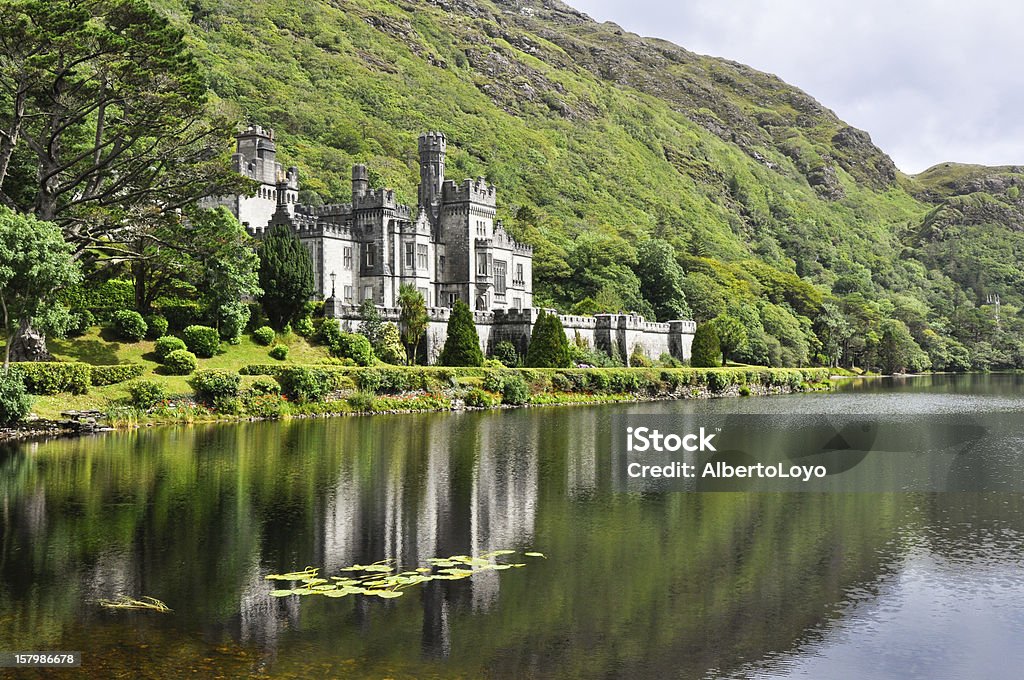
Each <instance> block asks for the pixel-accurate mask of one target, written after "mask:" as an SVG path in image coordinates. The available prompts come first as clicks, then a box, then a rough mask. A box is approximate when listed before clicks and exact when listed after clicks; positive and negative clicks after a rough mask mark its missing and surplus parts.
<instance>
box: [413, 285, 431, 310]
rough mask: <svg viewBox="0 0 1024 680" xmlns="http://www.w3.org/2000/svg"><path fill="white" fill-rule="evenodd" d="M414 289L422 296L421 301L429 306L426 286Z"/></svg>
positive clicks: (428, 293)
mask: <svg viewBox="0 0 1024 680" xmlns="http://www.w3.org/2000/svg"><path fill="white" fill-rule="evenodd" d="M416 291H417V292H418V293H419V294H420V295H421V296H423V302H425V303H427V306H428V307H429V306H430V298H429V295H430V291H429V290H427V289H426V288H417V289H416Z"/></svg>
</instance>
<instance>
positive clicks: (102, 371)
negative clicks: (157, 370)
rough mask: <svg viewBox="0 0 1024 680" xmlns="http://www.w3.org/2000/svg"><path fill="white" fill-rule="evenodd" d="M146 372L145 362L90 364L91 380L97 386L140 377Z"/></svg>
mask: <svg viewBox="0 0 1024 680" xmlns="http://www.w3.org/2000/svg"><path fill="white" fill-rule="evenodd" d="M145 372H146V367H145V366H144V365H143V364H116V365H114V366H90V367H89V380H90V383H91V384H92V385H94V386H95V387H103V386H105V385H116V384H118V383H123V382H127V381H128V380H132V379H134V378H138V377H139V376H141V375H142V374H143V373H145Z"/></svg>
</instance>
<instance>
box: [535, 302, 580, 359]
mask: <svg viewBox="0 0 1024 680" xmlns="http://www.w3.org/2000/svg"><path fill="white" fill-rule="evenodd" d="M526 365H527V366H529V367H531V368H568V367H569V366H571V365H572V358H571V356H570V353H569V339H568V338H566V337H565V328H564V327H563V326H562V320H561V319H559V318H558V315H557V314H548V313H547V312H545V311H544V310H541V312H540V314H539V315H538V316H537V323H536V324H534V326H533V334H532V335H531V336H530V347H529V348H528V349H527V351H526Z"/></svg>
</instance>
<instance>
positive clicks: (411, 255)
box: [405, 242, 416, 269]
mask: <svg viewBox="0 0 1024 680" xmlns="http://www.w3.org/2000/svg"><path fill="white" fill-rule="evenodd" d="M405 268H406V269H416V244H415V243H412V242H409V243H406V244H405Z"/></svg>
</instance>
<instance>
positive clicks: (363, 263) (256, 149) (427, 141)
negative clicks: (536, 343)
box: [206, 126, 533, 312]
mask: <svg viewBox="0 0 1024 680" xmlns="http://www.w3.org/2000/svg"><path fill="white" fill-rule="evenodd" d="M447 144H448V142H447V139H446V137H445V135H444V134H443V133H440V132H429V133H426V134H424V135H421V136H420V138H419V161H420V186H419V204H418V206H417V207H416V208H415V209H413V208H411V207H410V206H408V205H404V204H402V203H399V202H398V201H397V199H396V197H395V193H394V192H393V191H392V190H390V189H375V188H371V187H370V183H369V178H368V174H367V169H366V166H365V165H356V166H354V167H353V168H352V202H351V203H343V204H333V205H323V206H311V205H303V204H301V203H299V198H298V197H299V177H298V170H297V169H296V168H288V169H287V170H285V169H284V168H283V166H282V165H281V164H280V163H278V162H277V160H276V147H275V145H274V133H273V131H272V130H267V129H264V128H261V127H257V126H250V127H249V128H248V129H247V130H246V131H245V132H243V133H241V134H240V135H238V148H237V152H236V153H235V154H234V156H233V157H232V162H233V165H234V168H235V169H236V170H237V171H238V172H240V173H241V174H243V175H245V176H246V177H249V178H251V179H254V180H256V181H257V182H259V188H258V190H257V192H256V194H255V195H254V196H228V197H220V198H216V199H211V200H208V201H207V202H206V205H207V206H210V207H212V206H215V205H223V206H225V207H227V208H228V209H229V210H230V211H231V212H232V213H233V214H234V215H235V216H236V217H238V219H239V221H240V222H242V224H244V225H245V227H246V228H247V229H248V231H249V233H250V234H252V235H253V236H255V237H257V238H260V237H262V236H263V235H264V234H265V233H266V232H267V230H268V229H269V228H270V227H272V226H274V225H277V224H286V225H288V226H289V227H291V228H292V230H293V231H294V232H295V233H296V234H297V235H298V237H299V239H300V240H301V241H302V243H303V244H304V245H305V246H306V247H307V249H308V250H309V253H310V255H311V256H312V258H313V270H314V275H315V277H316V289H317V291H318V292H319V293H320V295H321V296H322V297H323V298H330V297H334V298H335V299H336V301H337V303H338V304H340V305H352V306H358V305H359V304H360V303H361V302H362V301H363V300H366V299H370V300H373V301H374V303H375V304H377V305H378V306H382V307H394V306H395V305H396V304H397V300H398V291H399V286H401V285H402V284H406V283H408V284H412V285H413V286H415V287H416V288H417V289H418V290H419V291H420V292H421V293H422V294H423V298H424V299H425V300H426V301H427V306H428V307H431V308H450V307H451V306H452V305H453V304H454V303H455V300H462V301H463V302H465V303H466V304H468V305H469V306H470V308H471V309H474V310H476V311H480V312H491V311H498V310H506V309H510V310H511V309H528V308H530V307H532V306H533V250H532V249H531V248H530V247H529V246H526V245H523V244H521V243H517V242H516V241H515V240H514V239H513V238H512V237H511V236H509V234H508V233H507V232H506V231H505V229H504V228H503V227H502V226H501V223H500V222H499V221H497V220H496V219H495V212H496V206H497V191H496V189H495V187H494V185H492V184H489V183H487V182H486V181H485V180H484V179H483V178H482V177H480V178H477V179H475V180H474V179H467V180H464V181H463V182H462V183H461V184H457V183H455V182H454V181H452V180H449V179H446V178H445V156H446V153H447Z"/></svg>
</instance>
